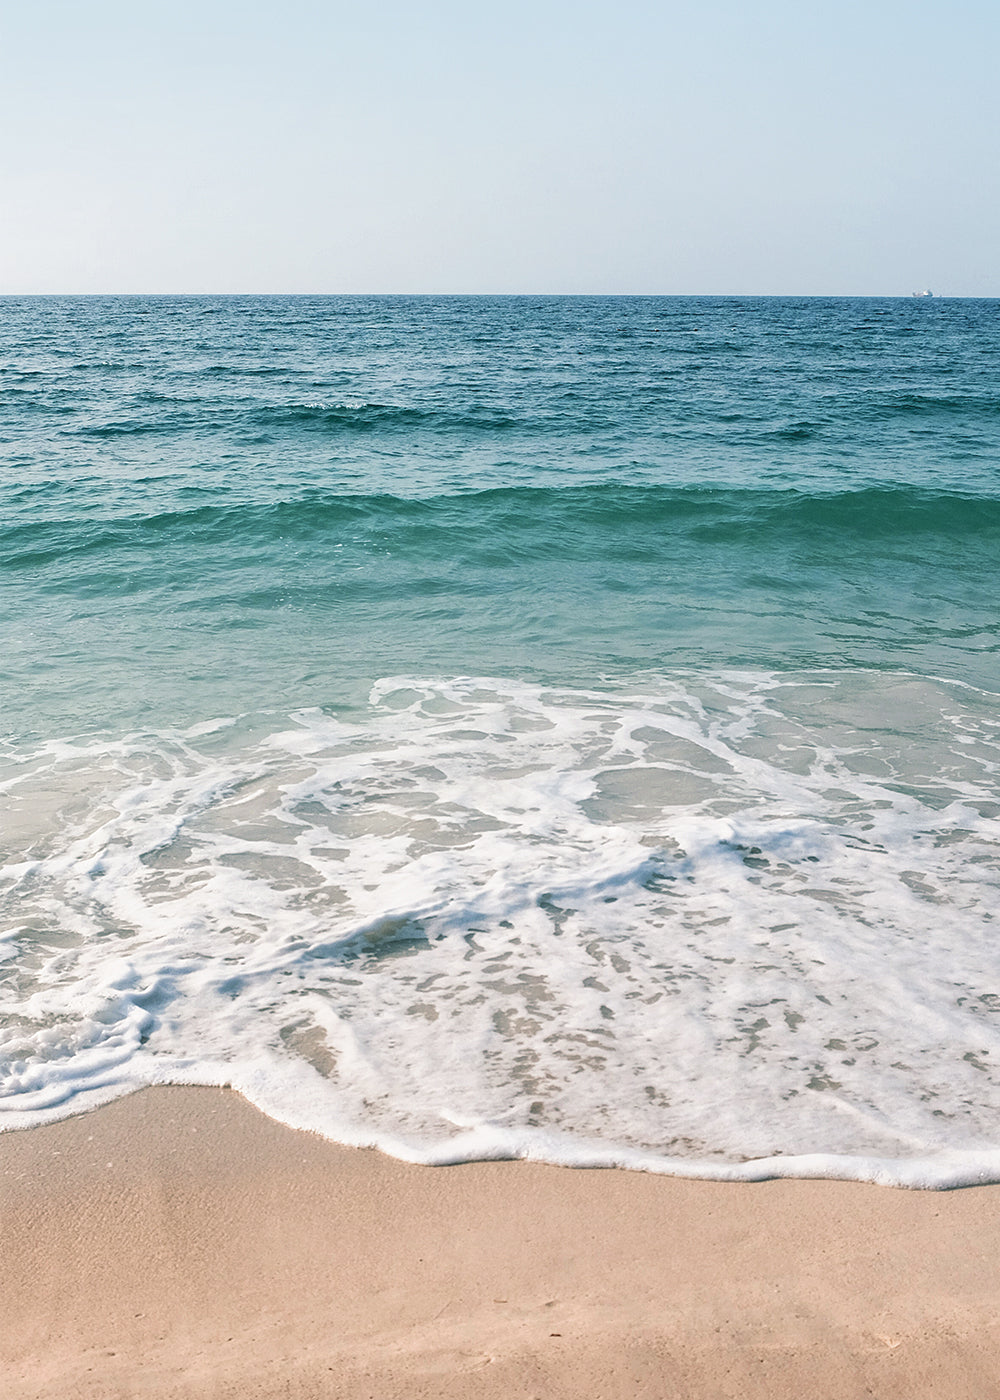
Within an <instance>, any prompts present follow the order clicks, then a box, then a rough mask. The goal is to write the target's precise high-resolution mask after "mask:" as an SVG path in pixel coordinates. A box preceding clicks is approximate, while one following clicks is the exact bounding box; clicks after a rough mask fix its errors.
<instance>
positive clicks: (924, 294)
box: [910, 290, 934, 297]
mask: <svg viewBox="0 0 1000 1400" xmlns="http://www.w3.org/2000/svg"><path fill="white" fill-rule="evenodd" d="M933 295H934V293H933V292H931V291H927V290H924V291H922V292H911V293H910V296H912V297H932V296H933Z"/></svg>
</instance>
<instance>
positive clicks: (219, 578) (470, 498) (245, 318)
mask: <svg viewBox="0 0 1000 1400" xmlns="http://www.w3.org/2000/svg"><path fill="white" fill-rule="evenodd" d="M998 316H1000V306H998V304H997V303H993V302H968V301H956V302H950V301H944V302H940V301H934V302H932V303H925V302H918V303H911V302H908V301H907V302H902V301H868V300H839V301H820V300H805V301H796V300H779V299H764V300H752V299H740V300H738V299H652V298H627V299H618V298H607V299H584V298H579V299H572V298H567V299H562V298H525V299H518V298H510V299H505V298H501V299H488V298H475V299H463V298H442V299H435V298H415V299H408V298H385V299H379V298H328V299H324V298H246V299H243V298H225V299H212V298H204V299H202V298H174V299H170V298H149V299H134V298H121V299H77V300H74V299H25V300H7V301H4V302H0V319H2V320H3V321H4V322H5V331H6V334H5V338H4V345H5V347H6V348H5V355H4V359H3V362H2V371H0V382H2V384H3V387H4V390H5V392H4V396H3V400H2V403H3V407H2V410H0V435H2V437H3V440H4V452H5V455H6V460H7V465H6V466H5V468H4V472H3V477H2V483H3V484H2V488H0V499H2V501H3V514H4V519H5V521H6V523H7V528H6V531H5V540H4V548H3V553H2V558H0V569H2V574H3V590H4V598H5V602H6V611H7V614H8V619H9V620H8V624H7V627H6V629H5V635H6V638H7V645H6V647H5V654H4V659H3V662H2V666H3V699H4V704H3V726H4V731H5V734H6V739H5V742H4V746H3V751H2V755H0V774H2V782H3V790H4V793H5V796H6V799H7V803H6V806H7V816H6V817H5V822H4V834H3V838H2V854H3V860H4V862H5V866H4V872H3V878H4V887H5V889H6V891H7V895H6V902H5V911H6V912H5V915H4V928H5V934H4V937H5V941H4V942H3V943H2V944H0V951H2V955H3V956H4V961H3V962H2V963H0V1016H2V1031H0V1037H2V1038H0V1045H2V1048H3V1056H4V1060H3V1061H2V1063H3V1065H4V1066H5V1067H4V1069H3V1080H2V1082H3V1086H4V1088H3V1098H2V1099H0V1113H2V1118H0V1121H5V1122H6V1123H7V1124H8V1125H10V1126H21V1125H26V1124H29V1123H32V1122H37V1121H40V1120H42V1119H44V1118H47V1117H51V1116H56V1115H59V1114H64V1113H67V1112H74V1111H76V1110H78V1109H79V1108H80V1107H85V1106H87V1105H89V1104H93V1103H96V1102H99V1101H102V1100H104V1099H106V1098H108V1097H112V1096H114V1095H116V1094H119V1093H122V1092H126V1091H127V1090H128V1089H129V1088H132V1087H135V1086H137V1085H139V1084H143V1083H149V1082H161V1081H164V1080H174V1081H181V1082H193V1083H199V1082H201V1083H204V1082H210V1083H220V1082H221V1083H232V1084H233V1085H235V1086H236V1087H238V1088H240V1089H241V1090H242V1091H243V1092H244V1093H246V1094H247V1095H248V1097H250V1098H251V1099H252V1100H253V1101H254V1102H256V1103H257V1104H259V1105H260V1106H261V1107H262V1108H264V1109H265V1110H266V1111H267V1112H269V1113H272V1114H273V1115H274V1116H276V1117H280V1118H283V1119H284V1120H285V1121H289V1122H295V1123H300V1124H304V1125H308V1126H312V1127H315V1128H318V1129H319V1130H320V1131H323V1132H326V1133H328V1134H329V1135H331V1136H333V1137H337V1138H339V1139H341V1140H344V1141H350V1142H375V1143H378V1144H379V1145H381V1146H382V1147H384V1148H386V1149H387V1150H389V1151H393V1152H396V1153H397V1154H398V1155H401V1156H407V1157H413V1158H415V1159H418V1160H428V1161H440V1160H457V1159H463V1158H469V1157H481V1156H495V1155H508V1154H521V1155H533V1156H540V1157H544V1158H548V1159H550V1160H555V1161H595V1162H597V1161H599V1162H608V1163H611V1162H623V1163H630V1164H634V1165H645V1166H649V1167H653V1168H654V1169H660V1170H681V1171H685V1172H691V1173H693V1174H697V1175H737V1176H754V1175H762V1174H768V1173H772V1172H774V1171H784V1172H786V1173H787V1174H819V1175H848V1176H851V1175H854V1176H865V1177H869V1178H874V1179H880V1180H891V1181H899V1182H906V1183H909V1184H928V1185H931V1184H939V1185H940V1184H952V1183H955V1182H958V1181H962V1180H978V1179H983V1178H984V1177H986V1178H988V1179H1000V1129H998V1116H997V1110H998V1107H1000V1080H998V1072H997V1070H996V1069H995V1068H994V1062H1000V1044H998V1041H997V1035H996V1032H995V1030H994V1027H995V1024H996V1017H997V1014H998V1013H1000V966H998V959H997V956H996V953H995V950H994V942H993V938H994V933H993V930H994V923H995V916H996V912H997V909H998V900H997V889H998V883H1000V882H998V864H1000V862H998V849H1000V848H998V836H1000V822H998V817H1000V793H998V781H997V773H998V760H1000V743H998V733H1000V714H998V707H997V694H996V692H997V691H998V690H1000V685H998V681H1000V673H998V668H997V621H996V605H995V595H996V573H997V568H996V566H997V560H998V545H1000V492H998V489H997V486H998V479H1000V473H998V463H1000V378H998V364H1000V334H998V328H1000V322H998ZM775 1158H777V1159H778V1160H777V1161H775V1160H773V1159H775Z"/></svg>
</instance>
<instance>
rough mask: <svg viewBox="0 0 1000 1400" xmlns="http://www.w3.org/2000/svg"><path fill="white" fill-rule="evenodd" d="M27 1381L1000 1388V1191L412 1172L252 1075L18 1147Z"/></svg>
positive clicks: (70, 1387)
mask: <svg viewBox="0 0 1000 1400" xmlns="http://www.w3.org/2000/svg"><path fill="white" fill-rule="evenodd" d="M0 1193H2V1194H0V1203H2V1213H0V1367H2V1371H0V1395H2V1396H3V1400H26V1397H29V1396H30V1397H42V1396H44V1397H57V1396H58V1397H60V1400H62V1397H73V1400H76V1398H77V1397H80V1398H81V1400H95V1397H105V1396H109V1397H110V1396H114V1397H124V1396H143V1397H145V1396H156V1397H185V1398H186V1397H203V1396H205V1397H207V1396H212V1397H216V1398H221V1397H230V1396H231V1397H241V1400H244V1398H245V1400H258V1397H265V1396H266V1397H279V1396H280V1397H283V1400H305V1397H314V1396H316V1397H318V1396H343V1397H349V1400H356V1398H357V1400H360V1397H366V1400H367V1397H373V1400H392V1398H393V1397H407V1400H409V1398H410V1397H456V1400H457V1397H463V1400H464V1397H469V1398H470V1400H472V1397H476V1398H477V1400H478V1397H491V1400H492V1397H497V1400H500V1397H503V1400H514V1398H515V1397H531V1396H539V1397H546V1400H548V1397H559V1400H562V1397H567V1400H569V1397H573V1400H602V1397H603V1398H604V1400H618V1397H625V1396H629V1397H636V1396H664V1397H667V1396H669V1397H674V1396H676V1397H679V1398H680V1397H683V1400H702V1397H713V1398H714V1397H739V1400H756V1398H757V1397H761V1400H763V1397H765V1396H766V1397H769V1400H781V1397H784V1396H789V1397H791V1396H795V1397H796V1400H817V1398H818V1397H822V1398H824V1400H825V1397H829V1400H853V1397H869V1396H874V1397H878V1400H895V1397H899V1400H904V1397H905V1400H916V1397H924V1396H927V1397H935V1400H951V1397H969V1400H973V1397H975V1400H990V1397H993V1396H1000V1274H998V1260H1000V1188H997V1187H984V1188H978V1189H975V1190H967V1191H954V1192H945V1193H924V1192H908V1191H894V1190H889V1189H886V1188H880V1187H872V1186H863V1185H853V1184H847V1183H840V1182H795V1181H775V1182H767V1183H763V1184H760V1185H719V1184H713V1183H708V1182H697V1181H679V1180H671V1179H668V1178H664V1177H654V1176H646V1175H641V1174H637V1173H624V1172H600V1171H571V1170H566V1169H562V1168H557V1167H542V1166H536V1165H531V1164H527V1163H517V1162H511V1163H479V1164H475V1165H471V1166H463V1167H446V1168H429V1167H412V1166H405V1165H402V1164H400V1163H398V1162H395V1161H393V1160H391V1159H390V1158H387V1157H383V1156H380V1155H379V1154H377V1153H375V1152H362V1151H356V1150H352V1149H348V1148H341V1147H337V1146H334V1145H333V1144H331V1143H328V1142H325V1141H323V1140H322V1139H320V1138H316V1137H314V1136H312V1135H309V1134H304V1133H296V1132H292V1131H291V1130H289V1129H287V1128H283V1127H280V1126H279V1125H277V1124H275V1123H272V1122H270V1121H269V1120H268V1119H266V1118H264V1117H262V1116H261V1115H260V1114H259V1113H257V1112H256V1110H255V1109H253V1108H251V1107H250V1106H249V1105H248V1104H246V1103H245V1102H244V1101H243V1100H242V1099H240V1098H239V1097H237V1096H236V1095H235V1094H233V1093H231V1092H228V1091H226V1090H214V1089H182V1088H176V1089H169V1088H164V1089H150V1090H146V1091H144V1092H143V1093H140V1094H136V1095H133V1096H132V1097H131V1098H129V1099H125V1100H121V1101H119V1102H118V1103H115V1104H112V1105H110V1106H109V1107H107V1108H104V1109H101V1110H99V1111H98V1112H96V1113H93V1114H89V1115H86V1116H84V1117H80V1118H75V1119H71V1120H69V1121H67V1122H64V1123H60V1124H55V1125H53V1126H52V1127H48V1128H38V1129H34V1130H32V1131H30V1132H27V1133H7V1134H4V1135H2V1136H0Z"/></svg>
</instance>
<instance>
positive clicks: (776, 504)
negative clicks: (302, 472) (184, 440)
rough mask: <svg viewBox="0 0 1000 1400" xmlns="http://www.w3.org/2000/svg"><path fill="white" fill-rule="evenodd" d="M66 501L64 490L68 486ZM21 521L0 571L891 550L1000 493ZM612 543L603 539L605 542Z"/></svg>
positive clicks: (330, 497)
mask: <svg viewBox="0 0 1000 1400" xmlns="http://www.w3.org/2000/svg"><path fill="white" fill-rule="evenodd" d="M59 504H60V506H61V507H63V508H64V507H65V491H64V489H62V488H61V489H60V500H59ZM33 507H34V510H33V513H34V515H35V518H33V519H31V520H30V521H27V522H25V523H24V524H22V525H14V526H13V527H11V528H10V529H9V530H8V531H7V533H6V536H5V544H4V550H3V554H2V556H0V568H6V569H19V568H39V567H44V566H45V565H46V564H47V563H49V562H52V561H54V560H62V561H64V560H65V559H66V557H67V555H68V554H71V553H72V554H76V555H81V554H92V553H94V552H101V551H111V552H113V551H115V550H116V549H118V548H133V547H141V548H145V549H148V548H151V547H156V546H158V545H164V544H167V543H171V542H178V541H185V540H186V541H188V542H190V543H191V544H192V545H197V544H202V545H230V546H232V545H234V544H237V543H238V544H239V545H240V547H241V548H246V547H247V546H248V545H250V544H252V543H258V544H259V543H266V542H268V541H270V542H283V543H284V544H286V545H287V544H289V543H291V542H300V543H305V542H310V541H312V542H319V541H323V540H329V539H333V538H335V537H339V536H341V535H342V534H343V533H344V532H345V531H353V532H354V536H353V538H354V540H355V542H356V541H357V538H358V533H357V532H359V531H360V532H362V534H364V533H371V532H375V533H377V534H379V535H384V534H386V533H391V534H392V536H393V538H394V539H395V540H396V542H397V547H398V548H400V549H404V548H405V547H406V546H407V545H408V544H409V545H413V544H418V545H420V544H423V545H425V546H429V547H436V546H439V545H440V544H442V542H443V541H444V540H445V539H446V538H447V539H449V540H450V539H452V538H453V537H456V536H457V537H460V538H461V539H462V541H463V548H465V549H481V548H483V547H487V548H488V547H489V544H490V541H492V542H493V543H494V544H495V543H496V542H497V541H498V540H500V539H502V540H503V541H504V543H505V545H506V546H508V547H509V546H514V547H516V548H517V549H519V550H524V551H526V552H527V553H529V554H530V553H532V552H534V551H535V550H541V551H543V552H545V553H547V554H548V553H551V552H552V551H555V552H556V553H565V552H566V551H567V550H572V549H573V548H574V541H575V542H577V543H580V542H585V543H586V547H587V548H589V549H597V550H598V552H604V550H605V549H606V548H609V547H613V548H614V549H615V550H618V549H619V548H625V549H627V550H628V551H629V552H630V553H631V554H634V553H635V551H636V550H640V551H644V550H650V549H652V550H654V551H658V550H659V549H661V548H662V547H663V546H664V544H665V542H666V541H669V540H670V539H671V538H677V537H684V536H686V537H688V538H690V539H691V540H693V541H701V542H703V543H709V542H714V543H726V542H727V541H728V542H733V543H736V542H747V541H748V540H753V541H754V542H756V544H757V546H758V547H759V548H760V549H763V548H764V546H765V544H766V543H767V542H768V541H770V542H773V543H776V544H777V543H781V542H782V541H784V542H785V543H788V542H797V543H799V544H802V543H809V542H812V543H826V544H830V543H834V544H836V543H838V542H840V543H844V544H847V543H850V542H851V541H864V542H866V543H867V544H878V543H881V544H882V546H883V547H885V548H887V549H895V548H898V547H900V546H902V545H905V544H906V543H907V542H913V541H922V542H924V543H927V542H929V541H934V540H939V541H941V542H944V543H949V542H951V543H954V542H955V541H967V542H969V543H975V542H978V543H979V544H992V543H994V542H996V540H997V538H998V536H1000V499H998V498H997V497H993V496H986V495H976V494H972V493H960V492H942V491H932V490H926V489H919V488H913V487H910V488H903V487H883V486H880V487H869V488H866V489H862V490H857V491H845V492H840V493H823V494H816V495H810V494H807V493H804V492H801V491H798V490H773V489H771V490H749V489H742V490H741V489H733V488H725V489H710V488H698V487H664V486H628V485H622V484H616V483H609V484H606V485H594V486H585V487H584V486H576V487H568V488H563V489H559V488H555V487H498V488H494V489H488V490H483V491H467V492H461V493H456V494H450V495H441V496H430V497H405V496H396V495H391V494H387V493H375V494H362V493H336V492H327V491H317V490H313V491H308V492H304V493H302V494H300V495H297V496H295V497H293V498H291V499H279V500H265V501H245V500H244V501H241V502H235V503H228V502H215V503H212V504H204V505H200V506H196V507H194V508H184V509H176V510H165V511H161V512H158V513H156V514H151V515H134V516H125V517H120V518H117V519H89V520H78V519H73V518H72V517H67V516H65V515H63V514H62V513H60V515H59V516H58V517H56V518H54V519H49V520H44V519H41V520H40V519H38V518H37V512H38V511H39V510H40V509H42V505H41V503H40V502H39V501H37V500H36V501H35V502H34V503H33ZM602 541H604V542H605V543H604V545H603V546H602V543H601V542H602Z"/></svg>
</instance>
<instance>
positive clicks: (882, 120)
mask: <svg viewBox="0 0 1000 1400" xmlns="http://www.w3.org/2000/svg"><path fill="white" fill-rule="evenodd" d="M998 56H1000V3H998V0H949V3H948V4H945V3H939V2H938V0H934V3H929V0H928V2H924V3H922V0H905V3H904V0H868V3H857V2H856V0H837V3H833V2H832V0H796V3H792V0H700V2H699V3H694V0H655V2H654V0H618V3H617V4H615V5H611V4H608V3H593V2H592V0H573V3H569V0H531V2H530V3H529V2H527V0H504V3H503V4H502V5H501V4H483V3H479V4H477V3H475V0H462V3H457V0H456V2H455V3H453V2H452V0H422V3H420V4H416V3H412V2H411V3H401V0H367V4H366V5H364V6H362V5H359V4H358V3H356V0H355V2H354V3H350V4H347V3H341V0H325V3H317V2H316V0H284V3H282V4H281V5H280V6H279V5H278V4H276V3H273V2H271V0H269V2H268V3H264V0H240V2H239V3H232V2H231V0H200V3H192V2H191V0H169V3H162V0H127V2H126V0H87V3H85V4H84V3H81V0H33V3H31V4H27V3H23V0H22V3H20V4H17V5H15V4H14V3H13V0H6V3H4V4H3V5H2V6H0V122H2V124H3V140H2V141H0V293H3V294H11V293H88V292H102V293H109V292H120V293H171V292H177V293H206V292H216V293H225V292H247V293H265V292H289V293H291V292H329V293H338V292H368V293H391V292H403V293H434V292H437V293H447V292H457V293H461V292H469V293H517V292H522V293H590V294H595V293H649V294H662V295H669V294H706V295H708V294H745V295H775V294H777V295H781V294H787V295H907V294H909V293H910V292H911V291H914V290H917V289H923V288H925V287H929V288H930V289H932V290H933V291H934V292H935V293H936V294H939V295H954V296H998V295H1000V80H998V77H997V74H998V71H1000V68H998Z"/></svg>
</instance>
